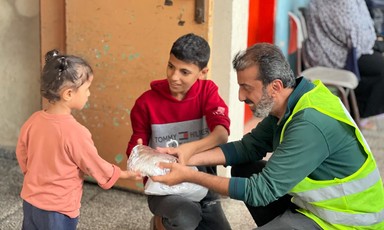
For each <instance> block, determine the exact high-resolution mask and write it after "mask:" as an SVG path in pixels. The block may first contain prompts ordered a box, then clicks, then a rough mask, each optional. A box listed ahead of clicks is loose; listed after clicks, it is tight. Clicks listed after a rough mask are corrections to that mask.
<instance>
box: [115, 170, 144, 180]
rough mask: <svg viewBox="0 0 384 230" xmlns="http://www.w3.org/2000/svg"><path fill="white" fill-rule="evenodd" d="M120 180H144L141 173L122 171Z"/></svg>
mask: <svg viewBox="0 0 384 230" xmlns="http://www.w3.org/2000/svg"><path fill="white" fill-rule="evenodd" d="M119 178H120V179H130V180H142V179H143V177H142V176H141V174H140V172H134V171H121V172H120V177H119Z"/></svg>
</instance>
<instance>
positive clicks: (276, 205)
mask: <svg viewBox="0 0 384 230" xmlns="http://www.w3.org/2000/svg"><path fill="white" fill-rule="evenodd" d="M265 164H266V161H259V162H256V163H250V164H243V165H239V166H232V169H231V175H232V176H233V177H247V178H249V177H251V175H252V174H255V173H259V172H261V170H262V169H263V168H264V167H265ZM290 200H291V196H290V195H285V196H283V197H281V198H280V199H278V200H276V201H274V202H272V203H270V204H268V205H267V206H260V207H254V206H250V205H248V204H245V205H246V206H247V208H248V210H249V212H250V213H251V215H252V218H253V219H254V220H255V222H256V224H257V226H259V227H260V226H263V225H265V224H266V223H268V222H270V221H271V220H273V219H274V218H275V217H277V216H279V215H281V214H283V213H284V212H285V211H286V210H287V209H291V208H293V209H294V208H295V206H294V204H292V203H291V201H290Z"/></svg>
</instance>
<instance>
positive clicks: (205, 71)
mask: <svg viewBox="0 0 384 230" xmlns="http://www.w3.org/2000/svg"><path fill="white" fill-rule="evenodd" d="M208 71H209V69H208V67H205V68H203V69H202V70H201V71H200V77H199V79H207V74H208Z"/></svg>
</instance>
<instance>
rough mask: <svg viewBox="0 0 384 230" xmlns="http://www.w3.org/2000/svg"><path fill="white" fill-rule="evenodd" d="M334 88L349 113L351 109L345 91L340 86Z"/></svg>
mask: <svg viewBox="0 0 384 230" xmlns="http://www.w3.org/2000/svg"><path fill="white" fill-rule="evenodd" d="M334 87H336V89H337V90H338V92H339V97H340V99H341V101H342V102H343V104H344V106H345V108H346V109H347V110H348V111H351V109H350V107H349V101H348V93H347V92H346V90H345V89H344V88H343V87H341V86H334Z"/></svg>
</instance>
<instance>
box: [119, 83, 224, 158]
mask: <svg viewBox="0 0 384 230" xmlns="http://www.w3.org/2000/svg"><path fill="white" fill-rule="evenodd" d="M131 124H132V129H133V134H132V136H131V140H130V141H129V143H128V148H127V151H126V153H127V156H129V155H130V153H131V150H132V148H133V147H134V146H135V145H136V144H137V140H138V139H139V138H141V139H143V144H144V145H149V146H151V147H152V148H156V147H165V146H166V142H168V141H169V140H171V139H174V140H177V141H178V142H179V144H182V143H186V142H191V141H195V140H199V139H202V138H203V137H205V136H207V135H208V134H209V133H210V132H211V131H212V130H213V129H214V128H215V127H216V126H217V125H222V126H223V127H225V128H226V129H227V131H228V133H229V124H230V120H229V117H228V106H227V105H226V104H225V102H224V100H223V99H222V98H221V97H220V95H219V93H218V87H217V86H216V84H215V83H213V81H211V80H197V81H196V82H195V84H194V85H193V86H192V87H191V89H190V90H189V91H188V92H187V94H186V96H185V98H184V99H183V100H181V101H179V100H177V99H175V98H174V97H172V95H171V92H170V89H169V84H168V81H167V80H166V79H164V80H158V81H153V82H151V89H150V90H148V91H146V92H144V93H143V94H142V95H141V96H140V97H139V98H138V99H137V100H136V103H135V105H134V106H133V108H132V111H131Z"/></svg>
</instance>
